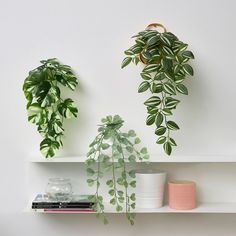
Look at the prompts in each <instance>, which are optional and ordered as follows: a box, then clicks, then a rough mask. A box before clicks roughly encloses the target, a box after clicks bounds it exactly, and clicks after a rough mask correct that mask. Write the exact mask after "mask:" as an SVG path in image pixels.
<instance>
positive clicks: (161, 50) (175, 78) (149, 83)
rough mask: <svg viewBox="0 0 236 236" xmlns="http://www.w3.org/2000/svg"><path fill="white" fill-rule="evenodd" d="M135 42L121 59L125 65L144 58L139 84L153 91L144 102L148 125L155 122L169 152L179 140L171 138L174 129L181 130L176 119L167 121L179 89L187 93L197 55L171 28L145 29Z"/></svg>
mask: <svg viewBox="0 0 236 236" xmlns="http://www.w3.org/2000/svg"><path fill="white" fill-rule="evenodd" d="M133 38H135V44H134V45H133V46H132V47H131V48H129V49H127V50H126V51H125V54H126V55H127V56H128V57H126V58H125V59H124V61H123V63H122V68H124V67H125V66H127V65H128V64H130V62H131V61H132V62H133V63H134V64H136V65H137V64H138V63H139V62H142V63H144V64H145V67H144V69H143V70H142V72H141V73H140V75H141V78H142V79H143V80H144V81H143V82H142V83H141V84H140V85H139V88H138V92H139V93H142V92H145V91H148V90H149V91H150V92H151V93H152V96H151V97H150V98H149V99H147V100H146V101H145V102H144V104H145V106H146V107H147V113H148V116H147V120H146V124H147V125H153V124H154V125H155V126H156V130H155V134H156V135H157V136H159V137H158V139H157V143H158V144H161V145H163V148H164V151H165V152H166V153H167V154H168V155H170V154H171V152H172V147H173V146H176V142H175V140H174V139H173V138H171V136H170V135H171V131H174V130H178V129H179V126H178V125H177V124H176V123H175V122H174V121H168V116H171V115H172V114H173V110H174V109H176V107H177V105H178V104H179V102H180V101H179V100H177V99H175V98H173V97H174V96H176V95H177V93H180V94H184V95H188V89H187V87H186V86H185V85H184V84H183V82H184V81H185V78H186V76H189V75H190V76H193V68H192V67H191V66H190V65H189V64H188V61H189V60H190V59H194V55H193V53H192V52H191V51H188V50H187V47H188V45H187V44H185V43H183V42H182V41H180V40H179V39H178V38H177V37H176V36H175V35H174V34H172V33H171V32H164V33H160V32H158V31H157V30H150V29H146V30H144V31H141V32H139V33H138V34H137V35H135V36H133Z"/></svg>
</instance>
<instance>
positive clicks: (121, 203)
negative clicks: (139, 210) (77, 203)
mask: <svg viewBox="0 0 236 236" xmlns="http://www.w3.org/2000/svg"><path fill="white" fill-rule="evenodd" d="M123 123H124V121H123V120H122V119H121V117H120V116H118V115H115V116H114V117H112V116H107V117H106V118H103V119H102V124H101V125H100V126H99V128H98V135H97V136H96V137H95V139H94V141H93V142H92V143H91V144H90V146H89V147H90V150H89V152H88V154H87V160H86V168H87V175H88V179H87V183H88V185H89V186H95V188H96V192H95V194H94V195H92V196H91V197H90V199H91V200H92V201H94V202H95V205H94V210H95V211H96V212H97V217H102V219H103V221H104V223H105V224H107V223H108V219H107V217H106V215H105V206H104V200H103V196H102V193H101V192H100V185H101V181H102V178H103V176H104V174H105V173H109V174H110V176H111V177H109V179H108V180H107V181H106V185H107V187H108V188H109V190H108V194H109V196H110V204H111V205H113V206H115V208H116V211H117V212H125V213H126V216H127V219H128V220H129V221H130V223H131V224H134V217H135V214H134V212H133V210H134V209H135V193H134V192H132V191H129V190H130V189H129V188H135V187H136V181H135V170H134V169H130V168H128V167H127V163H128V162H131V163H135V162H136V161H143V160H144V161H148V158H149V155H148V152H147V148H145V147H144V148H141V149H137V147H136V145H138V144H139V143H140V142H141V140H140V139H139V138H138V137H136V133H135V131H134V130H129V132H128V133H125V132H122V131H121V130H120V129H121V127H122V126H123Z"/></svg>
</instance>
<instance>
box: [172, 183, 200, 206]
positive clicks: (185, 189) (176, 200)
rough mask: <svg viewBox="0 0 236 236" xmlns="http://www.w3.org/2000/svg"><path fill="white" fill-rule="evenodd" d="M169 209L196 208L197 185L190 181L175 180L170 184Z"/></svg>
mask: <svg viewBox="0 0 236 236" xmlns="http://www.w3.org/2000/svg"><path fill="white" fill-rule="evenodd" d="M168 189H169V207H170V208H173V209H177V210H191V209H194V208H196V184H195V182H193V181H188V180H175V181H170V182H169V183H168Z"/></svg>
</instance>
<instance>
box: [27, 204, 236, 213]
mask: <svg viewBox="0 0 236 236" xmlns="http://www.w3.org/2000/svg"><path fill="white" fill-rule="evenodd" d="M24 212H26V213H45V214H54V213H55V214H58V213H59V214H93V212H43V211H42V210H32V209H31V208H30V205H29V207H27V208H26V209H25V210H24ZM135 212H136V213H187V214H189V213H227V214H228V213H236V203H199V204H198V207H197V208H195V209H192V210H175V209H172V208H170V207H168V206H167V205H166V206H163V207H161V208H149V209H145V208H137V209H135ZM106 213H115V214H122V213H117V212H116V211H115V210H114V209H113V208H111V207H109V206H107V207H106Z"/></svg>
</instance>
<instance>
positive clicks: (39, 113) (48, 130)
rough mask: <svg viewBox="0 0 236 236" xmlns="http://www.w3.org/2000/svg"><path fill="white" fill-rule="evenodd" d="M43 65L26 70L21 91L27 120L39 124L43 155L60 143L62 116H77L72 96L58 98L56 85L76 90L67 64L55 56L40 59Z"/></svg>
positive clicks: (52, 151)
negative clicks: (24, 99) (26, 74)
mask: <svg viewBox="0 0 236 236" xmlns="http://www.w3.org/2000/svg"><path fill="white" fill-rule="evenodd" d="M41 63H42V65H40V66H39V67H37V68H36V69H34V70H32V71H30V72H29V75H28V77H27V78H26V79H25V81H24V85H23V91H24V94H25V97H26V99H27V106H26V108H27V112H28V121H30V122H32V123H34V124H36V125H37V126H38V132H39V133H40V134H41V135H42V137H43V138H44V139H43V141H42V142H41V144H40V150H41V152H42V154H43V155H44V156H45V157H46V158H47V157H52V156H54V155H55V153H56V151H57V150H58V149H59V148H60V147H61V146H62V145H63V143H62V137H63V134H64V128H63V118H72V117H77V114H78V109H77V108H76V106H75V104H74V102H73V100H72V99H70V98H67V99H65V100H63V99H62V98H61V91H60V88H61V86H60V87H59V84H60V85H62V86H65V87H67V88H69V89H70V90H73V91H74V90H75V88H76V86H77V84H78V79H77V78H76V76H75V75H74V74H73V72H72V69H71V67H70V66H68V65H63V64H60V63H59V62H58V60H57V59H55V58H53V59H48V60H42V61H41Z"/></svg>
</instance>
